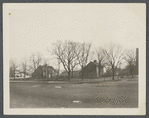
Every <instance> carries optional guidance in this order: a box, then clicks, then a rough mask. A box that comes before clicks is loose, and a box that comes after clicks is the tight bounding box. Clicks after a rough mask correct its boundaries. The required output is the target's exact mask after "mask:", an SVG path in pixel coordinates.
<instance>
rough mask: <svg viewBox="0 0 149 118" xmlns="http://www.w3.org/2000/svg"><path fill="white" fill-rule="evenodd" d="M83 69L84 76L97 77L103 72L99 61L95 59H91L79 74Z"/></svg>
mask: <svg viewBox="0 0 149 118" xmlns="http://www.w3.org/2000/svg"><path fill="white" fill-rule="evenodd" d="M82 71H83V77H84V78H99V77H100V75H101V74H102V73H103V66H101V67H99V63H97V61H96V60H94V61H93V62H92V61H91V62H90V63H89V64H87V65H86V66H85V67H84V68H83V69H82V70H81V71H80V75H81V73H82Z"/></svg>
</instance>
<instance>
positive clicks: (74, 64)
mask: <svg viewBox="0 0 149 118" xmlns="http://www.w3.org/2000/svg"><path fill="white" fill-rule="evenodd" d="M78 64H79V63H78V60H77V58H74V60H73V61H72V63H71V77H72V78H73V72H74V71H75V70H76V67H77V66H78Z"/></svg>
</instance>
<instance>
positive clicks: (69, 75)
mask: <svg viewBox="0 0 149 118" xmlns="http://www.w3.org/2000/svg"><path fill="white" fill-rule="evenodd" d="M70 78H71V74H70V71H69V72H68V80H70Z"/></svg>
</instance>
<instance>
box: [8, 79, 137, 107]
mask: <svg viewBox="0 0 149 118" xmlns="http://www.w3.org/2000/svg"><path fill="white" fill-rule="evenodd" d="M10 107H11V108H97V107H98V108H107V107H108V108H137V107H138V81H136V79H134V80H131V81H128V80H123V81H122V80H121V81H110V80H107V81H105V82H104V81H101V82H94V83H87V82H84V83H80V84H79V83H76V84H72V83H67V84H66V83H60V84H59V83H57V84H56V83H48V82H10Z"/></svg>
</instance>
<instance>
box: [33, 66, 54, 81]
mask: <svg viewBox="0 0 149 118" xmlns="http://www.w3.org/2000/svg"><path fill="white" fill-rule="evenodd" d="M53 76H56V71H55V69H54V68H53V67H52V66H48V65H43V66H39V67H38V68H37V69H36V70H35V71H34V72H33V73H32V77H33V78H38V79H39V78H40V79H42V78H52V77H53Z"/></svg>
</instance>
